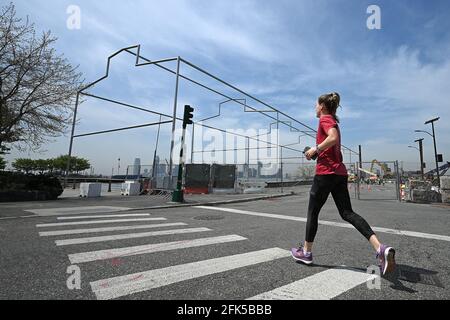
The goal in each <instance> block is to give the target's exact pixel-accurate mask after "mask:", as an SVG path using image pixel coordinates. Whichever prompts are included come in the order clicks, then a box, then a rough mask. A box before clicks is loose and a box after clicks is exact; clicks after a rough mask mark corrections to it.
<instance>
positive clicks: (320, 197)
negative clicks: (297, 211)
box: [291, 92, 395, 275]
mask: <svg viewBox="0 0 450 320" xmlns="http://www.w3.org/2000/svg"><path fill="white" fill-rule="evenodd" d="M339 103H340V96H339V94H338V93H336V92H333V93H329V94H324V95H322V96H320V97H319V99H318V101H317V103H316V116H317V117H318V118H320V121H319V129H318V131H317V140H316V144H317V146H316V147H315V148H311V149H309V150H308V151H307V152H305V156H306V159H308V160H311V158H313V157H315V155H317V156H318V158H317V166H316V175H315V177H314V182H313V185H312V188H311V192H310V198H309V206H308V218H307V222H306V237H305V243H304V246H300V247H299V248H292V250H291V253H292V256H293V258H294V259H295V260H297V261H301V262H303V263H305V264H311V263H312V262H313V255H312V246H313V242H314V238H315V236H316V233H317V225H318V220H319V212H320V209H321V208H322V206H323V205H324V204H325V202H326V201H327V198H328V195H329V194H330V193H331V195H332V196H333V199H334V202H335V203H336V206H337V209H338V210H339V214H340V215H341V217H342V219H344V220H345V221H347V222H349V223H350V224H352V225H353V226H354V227H355V228H356V229H357V230H358V231H359V232H360V233H361V234H362V235H363V236H364V237H365V238H366V239H367V240H368V241H369V242H370V244H371V245H372V246H373V247H374V249H375V250H376V252H377V259H378V260H379V263H380V269H381V274H382V275H384V274H386V273H389V272H392V271H393V270H394V268H395V250H394V249H393V248H392V247H389V246H386V245H384V244H381V243H380V242H379V241H378V238H377V236H376V235H375V233H374V232H373V230H372V228H371V227H370V226H369V224H368V223H367V222H366V221H365V220H364V219H363V218H362V217H360V216H359V215H358V214H356V213H355V212H353V209H352V205H351V203H350V195H349V193H348V187H347V180H348V174H347V169H346V167H345V165H344V164H343V163H342V160H343V159H342V153H341V134H340V130H339V126H338V123H339V120H338V118H337V116H336V110H337V108H338V106H339Z"/></svg>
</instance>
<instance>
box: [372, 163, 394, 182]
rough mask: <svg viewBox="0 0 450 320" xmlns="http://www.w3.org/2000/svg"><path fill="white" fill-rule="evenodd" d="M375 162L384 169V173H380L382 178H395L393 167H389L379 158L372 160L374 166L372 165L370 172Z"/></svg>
mask: <svg viewBox="0 0 450 320" xmlns="http://www.w3.org/2000/svg"><path fill="white" fill-rule="evenodd" d="M375 164H377V165H379V166H380V167H381V169H382V170H383V174H382V175H380V177H379V178H380V179H392V178H393V174H392V170H391V168H389V167H388V166H387V164H386V163H381V162H379V161H378V160H377V159H374V160H372V166H371V167H370V172H373V167H374V165H375Z"/></svg>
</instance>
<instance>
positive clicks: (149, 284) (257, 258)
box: [90, 248, 290, 300]
mask: <svg viewBox="0 0 450 320" xmlns="http://www.w3.org/2000/svg"><path fill="white" fill-rule="evenodd" d="M288 256H290V252H289V251H287V250H283V249H280V248H271V249H266V250H260V251H253V252H249V253H243V254H237V255H232V256H226V257H221V258H215V259H210V260H204V261H197V262H192V263H186V264H181V265H177V266H171V267H167V268H162V269H155V270H149V271H144V272H139V273H134V274H129V275H125V276H119V277H114V278H109V279H103V280H98V281H94V282H91V283H90V285H91V288H92V291H93V292H94V294H95V295H96V297H97V299H100V300H107V299H114V298H118V297H123V296H126V295H129V294H133V293H137V292H142V291H147V290H150V289H154V288H158V287H163V286H167V285H170V284H173V283H177V282H181V281H185V280H190V279H194V278H199V277H203V276H207V275H211V274H216V273H221V272H225V271H229V270H233V269H237V268H242V267H246V266H251V265H255V264H259V263H263V262H267V261H271V260H275V259H280V258H285V257H288Z"/></svg>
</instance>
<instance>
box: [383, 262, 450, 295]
mask: <svg viewBox="0 0 450 320" xmlns="http://www.w3.org/2000/svg"><path fill="white" fill-rule="evenodd" d="M437 275H438V272H436V271H431V270H427V269H422V268H415V267H411V266H408V265H402V264H398V265H397V268H396V270H395V271H394V272H393V273H392V274H388V275H385V276H384V277H383V279H385V280H387V281H389V282H391V283H392V285H391V288H392V289H394V290H400V291H406V292H409V293H416V292H417V291H416V290H413V289H411V288H408V287H406V286H405V285H404V284H403V283H402V281H406V282H409V283H418V284H425V285H430V286H434V287H438V288H445V287H444V286H443V285H442V283H441V281H440V280H439V278H438V276H437Z"/></svg>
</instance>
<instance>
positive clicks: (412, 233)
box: [194, 206, 450, 242]
mask: <svg viewBox="0 0 450 320" xmlns="http://www.w3.org/2000/svg"><path fill="white" fill-rule="evenodd" d="M194 208H200V209H206V210H215V211H224V212H230V213H239V214H245V215H251V216H259V217H266V218H275V219H283V220H293V221H300V222H306V220H307V219H306V218H302V217H294V216H287V215H281V214H272V213H263V212H254V211H246V210H237V209H231V208H221V207H207V206H196V207H194ZM319 224H320V225H326V226H333V227H339V228H348V229H354V227H353V226H352V225H351V224H349V223H342V222H334V221H325V220H319ZM372 230H373V231H376V232H382V233H389V234H394V235H399V236H408V237H416V238H424V239H433V240H441V241H449V242H450V236H444V235H440V234H432V233H422V232H416V231H407V230H397V229H389V228H381V227H372Z"/></svg>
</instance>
